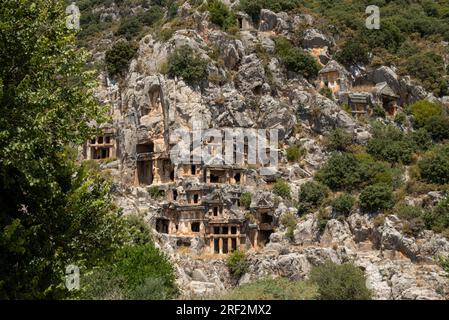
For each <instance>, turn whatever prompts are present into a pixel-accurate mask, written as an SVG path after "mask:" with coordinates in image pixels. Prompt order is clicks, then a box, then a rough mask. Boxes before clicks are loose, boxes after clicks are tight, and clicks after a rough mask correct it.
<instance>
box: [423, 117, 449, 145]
mask: <svg viewBox="0 0 449 320" xmlns="http://www.w3.org/2000/svg"><path fill="white" fill-rule="evenodd" d="M425 128H426V129H427V131H428V132H429V133H430V135H431V137H432V139H433V140H435V141H437V142H441V141H443V140H447V139H449V117H447V116H442V115H441V116H432V117H430V118H429V119H428V120H427V123H426V125H425Z"/></svg>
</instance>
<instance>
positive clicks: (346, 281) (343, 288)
mask: <svg viewBox="0 0 449 320" xmlns="http://www.w3.org/2000/svg"><path fill="white" fill-rule="evenodd" d="M309 278H310V281H311V282H312V283H314V284H316V285H317V286H318V294H319V298H320V299H321V300H369V299H371V294H372V293H371V291H370V290H369V289H368V288H367V287H366V279H365V275H364V274H363V272H362V271H361V270H360V269H359V268H357V267H356V266H354V265H352V264H350V263H345V264H341V265H338V264H335V263H333V262H330V261H328V262H326V263H324V264H323V265H321V266H317V267H314V268H312V270H311V271H310V275H309Z"/></svg>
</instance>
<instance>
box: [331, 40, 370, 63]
mask: <svg viewBox="0 0 449 320" xmlns="http://www.w3.org/2000/svg"><path fill="white" fill-rule="evenodd" d="M335 60H337V61H338V62H340V63H341V64H343V65H345V66H347V67H349V66H352V65H357V64H367V63H368V62H369V56H368V50H367V48H366V47H365V46H364V45H363V44H361V43H360V42H358V41H354V40H350V41H347V42H345V44H344V45H343V46H342V48H341V50H340V51H339V52H337V53H336V54H335Z"/></svg>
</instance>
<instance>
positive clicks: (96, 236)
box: [0, 0, 123, 299]
mask: <svg viewBox="0 0 449 320" xmlns="http://www.w3.org/2000/svg"><path fill="white" fill-rule="evenodd" d="M0 21H1V28H0V39H1V41H0V46H1V50H0V51H1V54H0V110H1V112H0V146H1V147H0V180H1V183H0V204H1V210H0V298H1V299H44V298H46V299H51V298H56V299H57V298H65V297H67V292H66V291H65V289H64V287H63V284H62V281H63V275H64V272H65V267H66V266H67V265H68V264H76V265H78V266H79V267H80V268H90V267H92V266H93V265H95V264H96V263H97V262H98V261H99V259H101V258H103V257H104V256H108V254H110V253H111V252H113V250H114V249H115V247H116V246H117V245H120V244H121V243H122V241H123V239H122V232H121V221H120V220H119V219H117V215H116V212H115V210H114V206H113V205H112V201H111V198H110V193H109V192H110V182H109V180H108V179H106V178H105V177H104V176H102V175H100V174H98V173H95V172H91V171H89V170H88V169H87V168H84V167H81V166H80V165H79V164H77V163H76V162H75V158H76V152H73V150H71V149H68V148H67V146H68V145H81V144H82V143H83V142H85V141H86V140H87V139H88V138H89V137H90V136H91V135H92V134H93V133H94V131H95V130H94V128H92V127H91V124H90V121H91V120H95V121H96V122H97V123H98V124H101V123H104V122H105V120H106V109H105V108H103V107H100V106H99V105H98V104H97V103H96V102H95V98H94V96H93V88H94V86H95V83H94V76H93V73H92V72H91V71H90V70H88V69H87V68H86V65H87V60H88V59H87V58H88V54H87V52H86V51H85V50H78V49H77V48H76V44H75V36H74V32H73V30H69V29H67V28H66V25H65V21H66V14H65V4H64V3H63V2H61V1H57V2H49V1H42V0H24V1H19V2H17V1H6V2H2V5H1V6H0Z"/></svg>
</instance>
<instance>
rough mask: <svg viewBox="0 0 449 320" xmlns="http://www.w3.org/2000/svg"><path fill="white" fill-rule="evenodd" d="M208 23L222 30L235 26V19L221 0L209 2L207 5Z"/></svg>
mask: <svg viewBox="0 0 449 320" xmlns="http://www.w3.org/2000/svg"><path fill="white" fill-rule="evenodd" d="M207 9H208V10H209V14H210V21H211V22H212V23H214V24H216V25H218V26H219V27H220V28H222V29H223V30H229V29H230V28H232V27H235V26H237V17H236V16H235V14H234V12H233V11H232V10H230V9H229V8H228V6H227V5H225V4H224V3H223V2H222V1H221V0H211V1H208V3H207Z"/></svg>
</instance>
